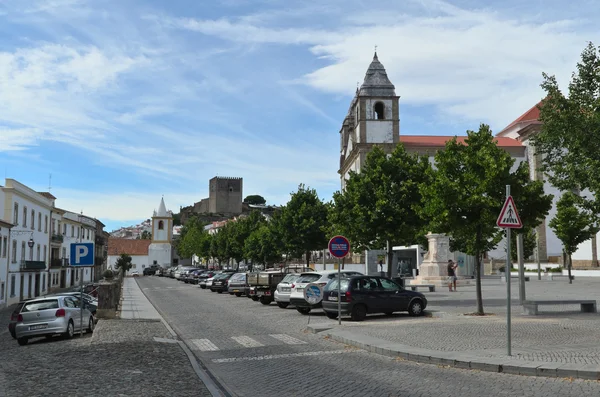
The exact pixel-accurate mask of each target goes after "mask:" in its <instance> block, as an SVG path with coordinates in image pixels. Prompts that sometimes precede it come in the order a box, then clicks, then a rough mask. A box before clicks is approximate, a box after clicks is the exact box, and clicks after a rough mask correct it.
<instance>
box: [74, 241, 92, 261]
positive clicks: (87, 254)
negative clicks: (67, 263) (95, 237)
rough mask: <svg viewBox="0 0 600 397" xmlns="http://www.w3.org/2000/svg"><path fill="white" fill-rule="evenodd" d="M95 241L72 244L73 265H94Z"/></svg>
mask: <svg viewBox="0 0 600 397" xmlns="http://www.w3.org/2000/svg"><path fill="white" fill-rule="evenodd" d="M93 265H94V243H73V244H71V266H93Z"/></svg>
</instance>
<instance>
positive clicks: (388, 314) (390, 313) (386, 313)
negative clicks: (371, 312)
mask: <svg viewBox="0 0 600 397" xmlns="http://www.w3.org/2000/svg"><path fill="white" fill-rule="evenodd" d="M392 314H394V312H385V315H386V316H391V315H392Z"/></svg>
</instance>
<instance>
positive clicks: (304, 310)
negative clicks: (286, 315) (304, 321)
mask: <svg viewBox="0 0 600 397" xmlns="http://www.w3.org/2000/svg"><path fill="white" fill-rule="evenodd" d="M296 310H297V311H298V313H300V314H304V315H307V314H308V313H310V307H297V308H296Z"/></svg>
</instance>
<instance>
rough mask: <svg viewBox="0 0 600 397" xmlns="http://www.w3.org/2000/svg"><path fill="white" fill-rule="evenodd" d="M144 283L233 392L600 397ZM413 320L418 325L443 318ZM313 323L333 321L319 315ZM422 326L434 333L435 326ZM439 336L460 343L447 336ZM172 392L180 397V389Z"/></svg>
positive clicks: (162, 281) (581, 383)
mask: <svg viewBox="0 0 600 397" xmlns="http://www.w3.org/2000/svg"><path fill="white" fill-rule="evenodd" d="M138 283H139V285H140V287H141V288H142V290H143V292H144V293H145V294H147V296H148V297H149V299H150V300H151V301H152V302H153V303H154V304H155V305H156V307H157V308H158V310H159V311H160V312H161V314H162V315H163V316H164V318H165V320H166V321H167V322H168V323H169V325H170V326H171V327H173V328H174V329H175V331H177V333H178V334H179V335H180V336H181V337H183V338H184V340H185V342H186V343H187V344H188V345H189V346H190V347H191V349H192V351H193V352H194V354H195V355H196V356H197V357H198V358H199V359H200V360H201V361H202V362H203V363H204V365H205V366H206V367H207V368H208V370H209V371H210V372H211V373H212V374H213V375H214V376H215V377H216V378H217V379H218V380H220V381H221V382H222V383H223V384H224V385H225V386H226V388H227V389H228V390H229V391H230V392H231V394H233V395H238V396H255V395H261V396H315V395H344V396H365V395H368V396H439V395H441V394H443V395H448V396H461V397H462V396H465V397H469V396H474V397H475V396H477V397H480V396H496V395H502V396H555V395H561V396H598V395H600V383H599V382H594V381H585V380H574V381H570V380H565V379H555V378H535V377H525V376H516V375H508V374H498V373H490V372H478V371H468V370H460V369H456V368H447V367H442V366H435V365H429V364H419V363H413V362H406V361H401V360H398V359H392V358H388V357H384V356H380V355H377V354H373V353H369V352H366V351H364V350H360V349H356V348H351V347H349V346H347V345H344V344H341V343H338V342H334V341H331V340H327V339H324V338H323V337H321V336H319V335H313V334H307V333H304V332H303V330H304V329H305V328H306V325H307V322H308V320H309V318H308V316H302V315H300V314H299V313H297V312H296V310H294V309H293V308H288V309H280V308H278V307H277V306H275V305H274V304H272V305H270V306H264V305H261V304H260V303H258V302H253V301H251V300H250V299H247V298H245V297H240V298H237V297H235V296H230V295H228V294H216V293H211V292H210V291H206V290H202V289H200V288H198V287H196V286H191V285H185V284H182V283H180V282H178V281H176V280H172V279H167V278H159V277H140V278H139V279H138ZM407 319H408V318H407ZM410 320H413V321H410V324H414V325H416V324H419V323H418V321H434V320H435V321H437V322H438V323H439V322H440V321H441V320H439V319H424V318H421V319H410ZM310 321H311V324H312V323H324V322H327V321H331V320H328V319H327V318H326V317H325V316H324V315H323V314H322V313H321V312H320V311H315V313H314V315H312V316H311V318H310ZM383 321H388V320H383ZM331 322H332V323H335V322H333V321H331ZM375 322H376V321H375ZM407 324H409V322H408V321H407ZM423 324H426V326H428V327H431V328H435V326H433V322H430V323H426V322H424V323H423ZM436 324H437V323H436ZM382 326H383V327H385V326H388V325H385V324H384V325H382ZM486 329H487V328H486ZM360 331H361V332H362V331H363V329H361V330H360ZM482 332H484V331H482ZM436 337H437V338H438V339H440V340H442V341H453V340H454V338H452V337H451V336H448V335H446V334H444V333H443V332H442V333H440V334H438V335H437V336H436ZM173 390H174V394H173V395H177V393H176V390H177V389H176V388H174V389H173Z"/></svg>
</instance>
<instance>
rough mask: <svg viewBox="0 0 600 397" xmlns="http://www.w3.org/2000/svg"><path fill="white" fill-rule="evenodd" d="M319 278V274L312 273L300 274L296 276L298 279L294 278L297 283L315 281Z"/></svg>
mask: <svg viewBox="0 0 600 397" xmlns="http://www.w3.org/2000/svg"><path fill="white" fill-rule="evenodd" d="M320 278H321V275H320V274H314V273H309V274H302V275H300V277H298V280H296V282H297V283H314V282H315V281H317V280H318V279H320Z"/></svg>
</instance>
